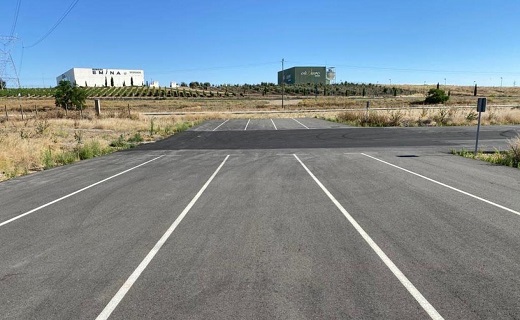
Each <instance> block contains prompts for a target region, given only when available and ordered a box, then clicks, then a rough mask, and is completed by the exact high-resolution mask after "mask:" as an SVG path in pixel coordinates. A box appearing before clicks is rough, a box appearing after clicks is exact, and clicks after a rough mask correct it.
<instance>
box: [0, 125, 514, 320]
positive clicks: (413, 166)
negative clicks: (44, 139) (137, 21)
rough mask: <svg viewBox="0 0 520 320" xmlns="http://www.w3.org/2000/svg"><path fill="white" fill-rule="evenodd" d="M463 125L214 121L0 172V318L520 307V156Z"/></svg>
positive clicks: (480, 314) (432, 313)
mask: <svg viewBox="0 0 520 320" xmlns="http://www.w3.org/2000/svg"><path fill="white" fill-rule="evenodd" d="M475 133H476V128H475V127H447V128H354V127H348V126H345V125H341V124H338V123H332V122H326V121H323V120H319V119H310V118H295V119H232V120H213V121H207V122H205V123H203V124H201V125H200V126H198V127H195V128H192V129H191V130H189V131H186V132H183V133H181V134H178V135H175V136H173V137H171V138H168V139H165V140H162V141H159V142H156V143H152V144H147V145H143V146H141V147H139V148H136V149H132V150H127V151H123V152H118V153H115V154H112V155H108V156H104V157H100V158H96V159H91V160H87V161H82V162H80V163H77V164H74V165H70V166H65V167H60V168H54V169H51V170H46V171H43V172H40V173H37V174H33V175H30V176H25V177H20V178H16V179H13V180H10V181H6V182H3V183H0V204H1V207H0V243H2V246H1V247H0V314H1V318H3V319H95V318H98V319H108V318H109V319H208V318H211V319H428V318H433V319H442V318H445V319H518V318H520V290H518V288H520V251H519V250H518V248H519V247H520V197H518V195H519V194H520V171H519V170H518V169H512V168H508V167H502V166H495V165H491V164H488V163H484V162H479V161H475V160H471V159H466V158H462V157H459V156H454V155H451V154H450V150H452V149H461V148H466V149H470V150H471V148H472V147H474V143H475ZM518 133H520V127H519V126H489V127H483V128H482V129H481V137H480V138H481V148H482V149H484V150H494V149H495V148H497V149H504V148H506V146H507V139H508V138H511V137H514V136H515V135H517V134H518Z"/></svg>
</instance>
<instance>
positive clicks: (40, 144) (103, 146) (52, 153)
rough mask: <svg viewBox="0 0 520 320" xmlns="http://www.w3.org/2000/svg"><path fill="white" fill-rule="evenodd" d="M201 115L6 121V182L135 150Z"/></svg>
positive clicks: (0, 165)
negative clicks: (30, 174) (107, 155)
mask: <svg viewBox="0 0 520 320" xmlns="http://www.w3.org/2000/svg"><path fill="white" fill-rule="evenodd" d="M201 120H202V118H200V117H197V116H168V117H160V118H159V117H158V118H155V117H147V116H143V115H141V114H138V113H132V114H128V113H127V111H126V110H125V111H122V110H113V111H112V112H106V114H105V115H102V116H100V117H97V116H95V115H94V114H93V110H88V111H84V112H83V113H82V115H80V113H79V111H74V112H71V111H69V112H68V116H66V115H65V111H64V110H60V109H58V110H53V111H49V112H40V113H38V115H37V116H36V115H35V114H33V115H31V116H30V117H28V116H26V118H24V119H23V120H22V119H21V117H10V119H9V120H5V118H4V119H3V120H2V121H0V122H1V123H0V181H2V180H7V179H10V178H13V177H16V176H20V175H25V174H28V173H31V172H35V171H41V170H45V169H49V168H52V167H55V166H60V165H66V164H70V163H73V162H76V161H79V160H85V159H90V158H93V157H97V156H101V155H104V154H108V153H111V152H114V151H118V150H123V149H128V148H133V147H135V146H137V145H139V144H140V143H149V142H153V141H156V140H159V139H162V138H164V137H168V136H171V135H173V134H175V133H177V132H181V131H184V130H187V129H188V128H190V127H191V126H193V125H195V124H197V123H199V122H200V121H201Z"/></svg>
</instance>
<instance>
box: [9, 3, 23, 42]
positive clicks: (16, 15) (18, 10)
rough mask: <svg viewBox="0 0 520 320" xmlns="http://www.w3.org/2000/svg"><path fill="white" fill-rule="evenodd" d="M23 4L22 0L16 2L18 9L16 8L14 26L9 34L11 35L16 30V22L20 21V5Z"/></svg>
mask: <svg viewBox="0 0 520 320" xmlns="http://www.w3.org/2000/svg"><path fill="white" fill-rule="evenodd" d="M21 4H22V0H18V2H17V3H16V9H15V11H14V12H15V13H14V21H13V26H12V27H11V33H10V34H9V35H10V36H11V37H12V36H13V35H14V30H15V29H16V24H17V23H18V14H19V13H20V6H21Z"/></svg>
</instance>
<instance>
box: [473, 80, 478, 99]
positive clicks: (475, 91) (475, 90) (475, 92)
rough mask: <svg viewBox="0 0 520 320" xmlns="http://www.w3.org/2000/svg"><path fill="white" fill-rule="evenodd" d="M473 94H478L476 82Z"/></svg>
mask: <svg viewBox="0 0 520 320" xmlns="http://www.w3.org/2000/svg"><path fill="white" fill-rule="evenodd" d="M473 96H475V97H476V96H477V84H476V83H475V89H473Z"/></svg>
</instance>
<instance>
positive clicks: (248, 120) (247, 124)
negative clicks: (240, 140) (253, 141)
mask: <svg viewBox="0 0 520 320" xmlns="http://www.w3.org/2000/svg"><path fill="white" fill-rule="evenodd" d="M249 122H251V119H247V123H246V127H245V128H244V131H246V130H247V126H249Z"/></svg>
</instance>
